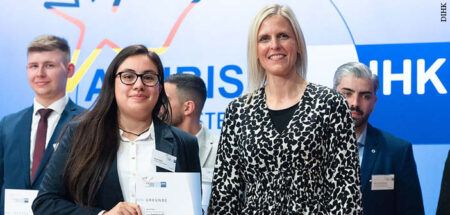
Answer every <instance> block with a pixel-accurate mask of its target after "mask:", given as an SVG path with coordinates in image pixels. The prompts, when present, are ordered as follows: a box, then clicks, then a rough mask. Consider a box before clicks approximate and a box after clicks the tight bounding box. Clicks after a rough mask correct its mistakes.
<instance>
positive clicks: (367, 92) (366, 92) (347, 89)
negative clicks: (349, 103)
mask: <svg viewBox="0 0 450 215" xmlns="http://www.w3.org/2000/svg"><path fill="white" fill-rule="evenodd" d="M342 90H346V91H350V92H352V93H354V92H356V91H355V90H353V89H350V88H342ZM359 94H373V92H371V91H362V92H359Z"/></svg>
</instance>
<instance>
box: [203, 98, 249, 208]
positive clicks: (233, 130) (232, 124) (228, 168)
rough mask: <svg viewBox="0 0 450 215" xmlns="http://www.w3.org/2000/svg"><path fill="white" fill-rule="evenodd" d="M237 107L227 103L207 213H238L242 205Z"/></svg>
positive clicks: (242, 184) (242, 189)
mask: <svg viewBox="0 0 450 215" xmlns="http://www.w3.org/2000/svg"><path fill="white" fill-rule="evenodd" d="M235 113H238V111H237V108H234V107H233V102H232V103H231V104H230V105H229V106H228V108H227V110H226V112H225V119H224V121H223V127H222V133H221V137H220V141H219V147H218V151H217V160H216V165H215V169H214V176H213V181H212V192H211V200H210V203H209V208H208V211H209V212H208V213H209V214H239V213H240V211H241V209H242V206H243V201H244V200H243V197H242V196H243V191H244V187H245V185H244V183H243V179H242V177H241V167H240V162H239V157H240V155H239V153H238V152H239V151H240V150H239V149H238V147H239V146H238V145H239V143H238V138H237V136H238V133H237V132H238V127H239V126H240V123H241V121H240V119H238V116H237V114H235Z"/></svg>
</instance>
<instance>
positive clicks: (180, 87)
mask: <svg viewBox="0 0 450 215" xmlns="http://www.w3.org/2000/svg"><path fill="white" fill-rule="evenodd" d="M164 88H165V91H166V94H167V97H168V98H169V102H170V107H171V114H172V117H171V122H170V124H171V125H173V126H176V127H178V128H180V129H182V130H183V131H186V132H188V133H190V134H192V135H195V136H196V137H197V141H198V144H199V157H200V165H201V166H202V188H203V189H202V190H203V195H202V207H203V209H204V211H207V208H208V203H209V198H210V195H211V181H212V174H213V171H214V164H215V161H216V154H217V144H218V142H217V141H216V138H215V137H214V136H213V135H212V133H211V132H210V131H209V130H208V129H207V128H206V127H204V126H203V125H202V124H201V122H200V116H201V114H202V109H203V106H204V105H205V101H206V86H205V83H204V82H203V80H202V79H201V78H199V77H197V76H195V75H192V74H174V75H171V76H169V77H168V78H167V79H166V81H165V83H164Z"/></svg>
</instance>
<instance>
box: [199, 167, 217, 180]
mask: <svg viewBox="0 0 450 215" xmlns="http://www.w3.org/2000/svg"><path fill="white" fill-rule="evenodd" d="M213 174H214V168H202V182H203V183H205V182H206V183H211V182H212V178H213Z"/></svg>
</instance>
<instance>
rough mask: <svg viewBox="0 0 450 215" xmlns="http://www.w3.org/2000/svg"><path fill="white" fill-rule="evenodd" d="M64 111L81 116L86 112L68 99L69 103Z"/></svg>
mask: <svg viewBox="0 0 450 215" xmlns="http://www.w3.org/2000/svg"><path fill="white" fill-rule="evenodd" d="M64 110H68V111H71V112H75V114H81V113H83V112H85V111H86V109H85V108H84V107H81V106H79V105H77V104H75V103H74V102H73V101H72V99H69V102H68V103H67V105H66V108H65V109H64Z"/></svg>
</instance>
